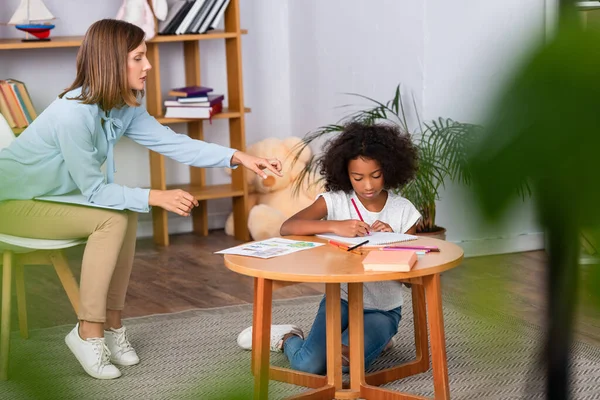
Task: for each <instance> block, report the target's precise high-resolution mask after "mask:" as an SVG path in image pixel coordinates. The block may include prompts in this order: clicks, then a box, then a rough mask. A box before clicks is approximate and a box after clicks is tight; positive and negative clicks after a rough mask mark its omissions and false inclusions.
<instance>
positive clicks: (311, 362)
mask: <svg viewBox="0 0 600 400" xmlns="http://www.w3.org/2000/svg"><path fill="white" fill-rule="evenodd" d="M401 311H402V307H398V308H394V309H393V310H390V311H382V310H370V309H365V311H364V325H365V368H367V367H368V366H369V365H370V364H371V363H372V362H373V361H374V360H375V359H376V358H377V357H378V356H379V355H380V354H381V352H382V351H383V349H384V348H385V346H386V345H387V344H388V342H389V341H390V339H391V338H392V337H393V336H394V335H395V334H396V333H397V332H398V324H399V323H400V319H401ZM341 313H342V326H341V329H342V344H343V345H345V346H348V302H347V301H346V300H342V307H341ZM325 321H326V320H325V296H323V299H322V300H321V303H320V304H319V310H318V311H317V316H316V317H315V321H314V322H313V325H312V328H311V330H310V333H309V334H308V336H307V337H306V339H301V338H299V337H298V336H291V337H289V338H288V339H287V340H286V341H285V343H284V346H283V352H284V353H285V355H286V357H287V358H288V360H290V364H291V367H292V369H295V370H298V371H303V372H308V373H311V374H319V375H324V374H325V373H326V372H327V340H326V336H325V335H326V322H325ZM343 371H344V372H348V367H347V366H345V367H343Z"/></svg>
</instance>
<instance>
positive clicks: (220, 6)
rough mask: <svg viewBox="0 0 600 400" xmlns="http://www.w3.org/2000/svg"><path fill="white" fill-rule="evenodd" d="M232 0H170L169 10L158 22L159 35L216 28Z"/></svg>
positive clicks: (197, 31)
mask: <svg viewBox="0 0 600 400" xmlns="http://www.w3.org/2000/svg"><path fill="white" fill-rule="evenodd" d="M229 1H230V0H168V6H169V12H168V13H167V17H166V18H165V19H164V21H161V22H159V24H158V34H159V35H183V34H196V33H206V32H207V31H209V30H212V29H216V27H217V26H218V25H219V23H220V22H221V20H222V19H223V15H224V14H225V9H227V6H228V5H229Z"/></svg>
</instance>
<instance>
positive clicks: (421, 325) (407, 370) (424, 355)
mask: <svg viewBox="0 0 600 400" xmlns="http://www.w3.org/2000/svg"><path fill="white" fill-rule="evenodd" d="M411 292H412V308H413V318H414V332H415V348H416V357H415V359H414V360H412V361H409V362H406V363H404V364H401V365H396V366H394V367H391V368H386V369H383V370H380V371H377V372H373V373H370V374H367V375H366V377H365V380H366V381H367V383H368V384H369V385H373V386H380V385H383V384H386V383H388V382H393V381H396V380H398V379H402V378H406V377H408V376H412V375H415V374H419V373H421V372H425V371H427V370H428V369H429V342H428V339H427V314H426V308H425V289H424V288H423V285H422V284H413V285H412V288H411ZM401 329H402V327H401Z"/></svg>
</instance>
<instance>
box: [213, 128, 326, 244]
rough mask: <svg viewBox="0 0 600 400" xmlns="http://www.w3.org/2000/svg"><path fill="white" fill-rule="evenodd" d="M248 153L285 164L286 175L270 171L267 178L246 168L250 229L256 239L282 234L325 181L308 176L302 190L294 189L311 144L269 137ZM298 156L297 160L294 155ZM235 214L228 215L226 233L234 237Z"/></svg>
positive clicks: (292, 139) (283, 168)
mask: <svg viewBox="0 0 600 400" xmlns="http://www.w3.org/2000/svg"><path fill="white" fill-rule="evenodd" d="M246 153H248V154H251V155H253V156H257V157H265V158H267V157H268V158H274V157H276V158H278V159H279V160H280V161H281V164H282V171H281V173H282V174H283V176H282V177H278V176H276V175H274V174H273V173H271V172H270V171H268V170H265V173H266V174H267V178H266V179H262V178H260V177H259V176H258V175H256V174H254V173H252V172H250V171H244V174H245V176H246V180H247V182H248V192H249V195H248V209H249V213H248V230H249V232H250V235H251V236H252V238H253V239H254V240H263V239H268V238H271V237H277V236H280V235H279V228H281V225H282V224H283V222H284V221H285V220H286V219H288V218H289V217H291V216H292V215H294V214H295V213H297V212H298V211H300V210H302V209H303V208H305V207H307V206H309V205H310V204H312V203H313V202H314V200H315V198H316V196H317V194H318V193H320V192H321V191H322V187H321V184H320V183H319V181H318V180H317V179H314V175H307V176H305V177H304V179H303V181H302V182H301V185H299V186H298V190H297V191H296V190H294V187H295V185H296V183H295V182H296V179H298V177H299V176H300V175H301V172H302V171H303V169H304V167H305V166H306V163H307V162H308V161H309V160H310V158H311V156H312V151H311V150H310V148H309V147H304V148H302V146H301V139H300V138H297V137H288V138H285V139H278V138H267V139H263V140H261V141H260V142H257V143H255V144H253V145H252V146H249V147H248V148H247V150H246ZM296 156H297V159H296V161H295V162H294V158H295V157H296ZM233 225H234V224H233V213H232V214H230V215H229V217H228V218H227V222H226V224H225V233H226V234H227V235H230V236H233V234H234V231H233Z"/></svg>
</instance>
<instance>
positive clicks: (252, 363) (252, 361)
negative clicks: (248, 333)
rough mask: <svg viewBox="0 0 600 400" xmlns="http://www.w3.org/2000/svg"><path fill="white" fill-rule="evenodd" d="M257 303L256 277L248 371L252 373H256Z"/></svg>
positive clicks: (256, 279) (255, 280)
mask: <svg viewBox="0 0 600 400" xmlns="http://www.w3.org/2000/svg"><path fill="white" fill-rule="evenodd" d="M257 304H258V278H254V302H253V303H252V350H251V355H250V371H251V372H252V375H256V365H255V363H256V354H255V353H256V346H257V342H256V338H257V337H258V336H257V335H256V326H258V323H257V322H256V318H257V316H258V307H256V305H257Z"/></svg>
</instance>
